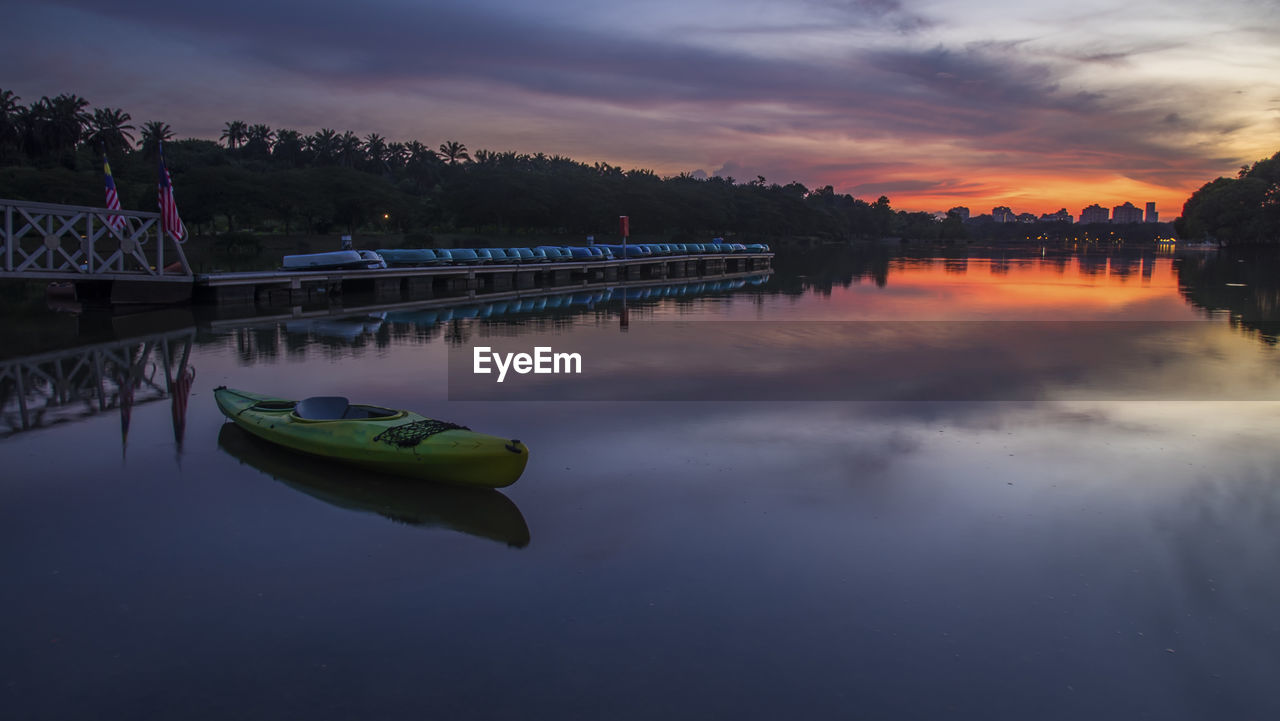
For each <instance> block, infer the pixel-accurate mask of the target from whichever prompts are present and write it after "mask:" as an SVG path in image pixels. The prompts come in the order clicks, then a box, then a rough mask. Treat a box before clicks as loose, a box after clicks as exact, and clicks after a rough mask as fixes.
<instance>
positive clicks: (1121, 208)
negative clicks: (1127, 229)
mask: <svg viewBox="0 0 1280 721" xmlns="http://www.w3.org/2000/svg"><path fill="white" fill-rule="evenodd" d="M1111 222H1112V223H1141V222H1142V211H1141V210H1139V209H1138V207H1137V206H1136V205H1134V204H1133V203H1130V202H1128V201H1125V204H1124V205H1117V206H1116V207H1114V208H1112V209H1111Z"/></svg>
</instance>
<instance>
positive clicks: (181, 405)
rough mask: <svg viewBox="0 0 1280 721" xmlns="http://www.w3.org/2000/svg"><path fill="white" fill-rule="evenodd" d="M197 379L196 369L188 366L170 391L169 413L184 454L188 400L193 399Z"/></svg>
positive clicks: (179, 445)
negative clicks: (192, 389)
mask: <svg viewBox="0 0 1280 721" xmlns="http://www.w3.org/2000/svg"><path fill="white" fill-rule="evenodd" d="M195 379H196V369H195V368H192V367H191V366H187V367H186V368H184V369H183V370H181V371H179V372H178V378H177V380H175V381H174V382H173V384H172V386H171V387H170V389H169V393H170V394H171V395H170V403H169V412H170V414H171V415H172V416H173V440H174V441H176V442H177V444H178V452H179V453H181V452H182V440H183V438H185V437H186V435H187V400H188V399H189V398H190V397H191V384H192V383H193V382H194V381H195Z"/></svg>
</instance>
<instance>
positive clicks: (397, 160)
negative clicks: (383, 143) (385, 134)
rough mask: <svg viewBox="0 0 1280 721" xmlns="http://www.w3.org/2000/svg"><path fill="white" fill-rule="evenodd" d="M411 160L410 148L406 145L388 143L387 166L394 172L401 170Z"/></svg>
mask: <svg viewBox="0 0 1280 721" xmlns="http://www.w3.org/2000/svg"><path fill="white" fill-rule="evenodd" d="M408 160H409V148H408V147H407V146H406V145H405V144H404V143H387V154H386V164H387V166H388V167H390V168H391V169H393V170H400V169H401V168H403V167H404V164H405V163H406V162H408Z"/></svg>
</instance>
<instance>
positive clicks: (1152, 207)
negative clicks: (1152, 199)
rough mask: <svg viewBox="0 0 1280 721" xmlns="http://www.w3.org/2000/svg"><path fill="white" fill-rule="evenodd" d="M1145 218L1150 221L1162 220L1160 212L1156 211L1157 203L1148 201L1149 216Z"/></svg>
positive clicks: (1157, 221)
mask: <svg viewBox="0 0 1280 721" xmlns="http://www.w3.org/2000/svg"><path fill="white" fill-rule="evenodd" d="M1144 220H1145V221H1146V222H1148V223H1159V222H1160V214H1159V213H1157V212H1156V204H1155V203H1147V217H1146V218H1144Z"/></svg>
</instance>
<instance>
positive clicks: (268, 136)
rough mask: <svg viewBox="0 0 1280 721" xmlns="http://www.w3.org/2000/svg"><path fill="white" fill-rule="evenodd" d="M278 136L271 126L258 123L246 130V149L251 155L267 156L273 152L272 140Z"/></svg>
mask: <svg viewBox="0 0 1280 721" xmlns="http://www.w3.org/2000/svg"><path fill="white" fill-rule="evenodd" d="M275 137H276V134H275V131H274V130H272V129H271V128H270V127H269V126H266V125H263V124H261V123H258V124H256V125H250V126H249V127H248V129H246V130H245V140H244V150H245V152H246V153H248V154H249V155H253V156H257V157H262V158H265V157H267V156H268V155H270V154H271V141H272V140H274V139H275Z"/></svg>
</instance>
